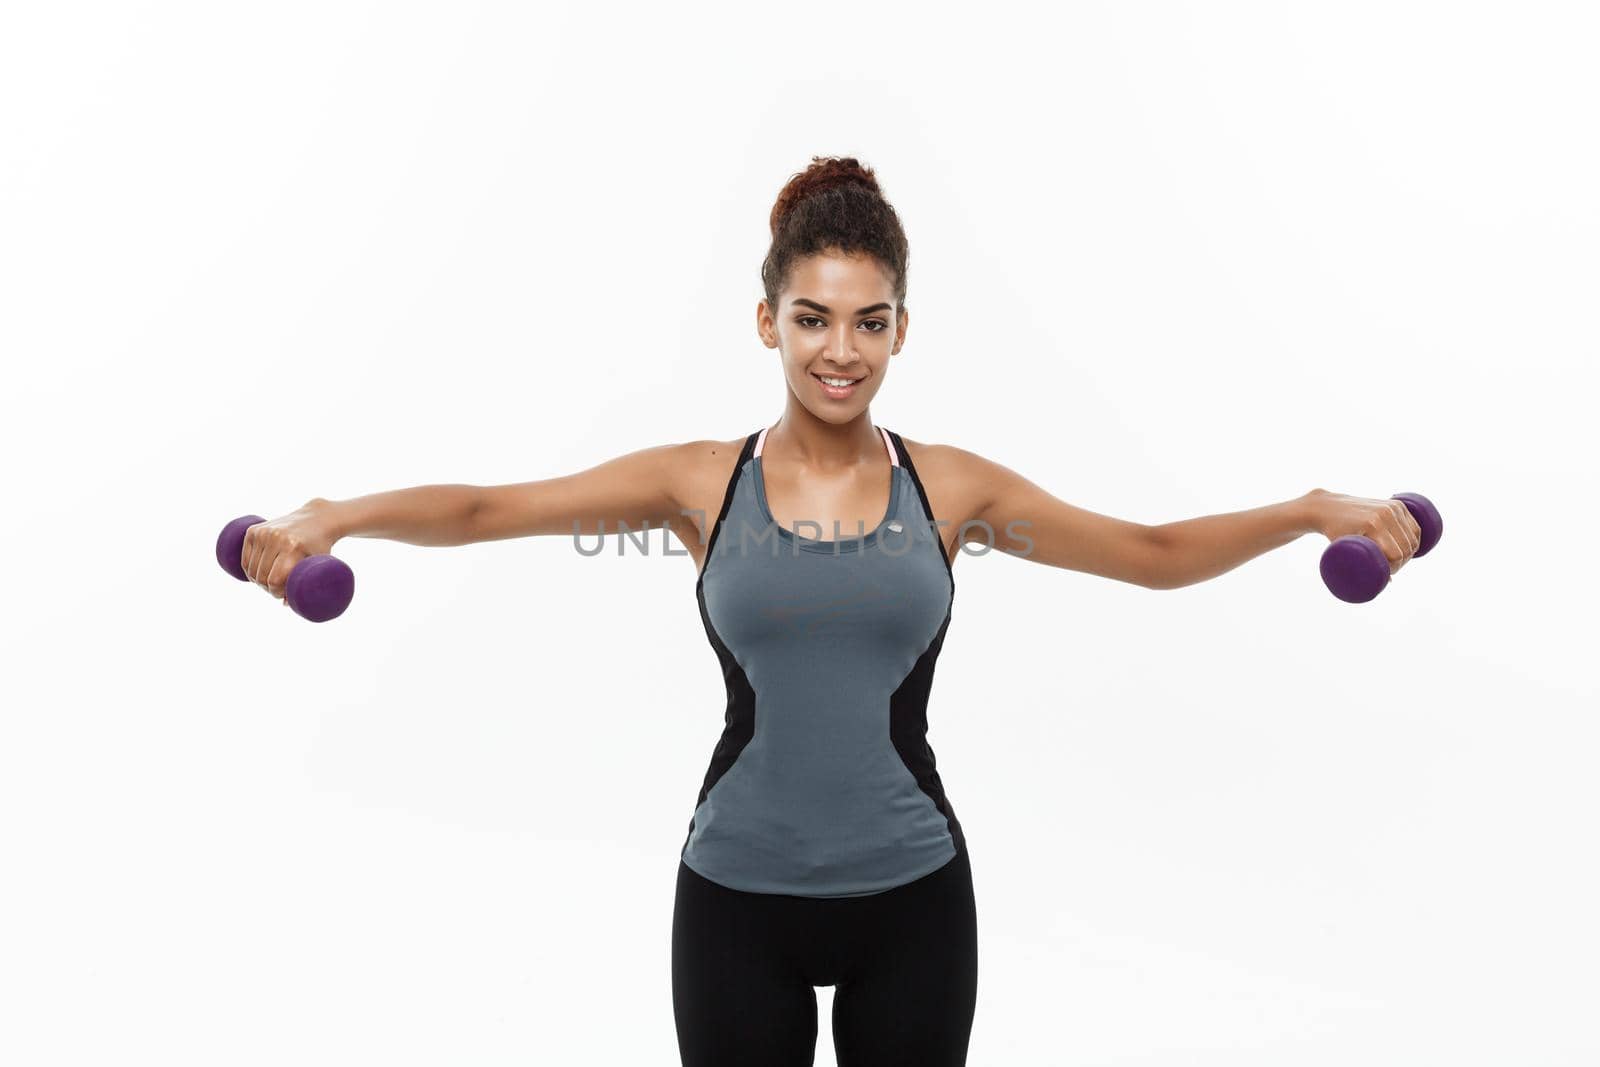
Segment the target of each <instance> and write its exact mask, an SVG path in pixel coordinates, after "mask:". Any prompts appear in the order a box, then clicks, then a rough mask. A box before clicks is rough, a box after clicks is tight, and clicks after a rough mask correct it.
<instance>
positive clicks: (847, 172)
mask: <svg viewBox="0 0 1600 1067" xmlns="http://www.w3.org/2000/svg"><path fill="white" fill-rule="evenodd" d="M852 184H854V185H861V186H864V187H865V188H867V189H869V190H871V191H872V193H873V195H875V196H879V197H881V196H883V190H882V189H880V188H879V187H878V179H877V177H876V176H874V174H873V173H872V168H871V167H868V166H865V165H864V164H862V162H861V161H860V160H858V159H856V158H855V157H853V156H812V157H811V165H810V166H809V167H807V168H806V169H805V170H803V171H801V172H800V173H798V174H795V175H793V176H791V177H790V178H789V181H788V183H787V184H785V185H784V187H783V190H782V191H781V192H780V193H779V194H778V200H777V202H776V203H774V204H773V205H772V216H771V218H770V219H769V220H768V221H769V225H770V226H771V228H772V235H773V236H774V237H776V236H777V235H778V227H779V226H780V225H782V223H783V218H784V216H785V215H787V214H789V212H790V211H792V210H794V206H795V205H796V204H798V203H799V202H800V201H802V200H804V199H805V198H806V197H808V196H814V195H816V194H817V193H821V192H823V191H825V190H828V189H833V188H836V187H838V186H841V185H852Z"/></svg>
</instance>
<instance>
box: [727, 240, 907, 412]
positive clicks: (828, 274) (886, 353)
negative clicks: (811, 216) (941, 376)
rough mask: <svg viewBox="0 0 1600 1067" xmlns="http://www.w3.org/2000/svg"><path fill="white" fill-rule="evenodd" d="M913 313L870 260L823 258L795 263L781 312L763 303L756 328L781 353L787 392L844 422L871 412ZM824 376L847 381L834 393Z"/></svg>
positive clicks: (780, 299) (812, 409) (822, 255)
mask: <svg viewBox="0 0 1600 1067" xmlns="http://www.w3.org/2000/svg"><path fill="white" fill-rule="evenodd" d="M907 319H908V316H907V314H906V313H905V312H904V311H902V312H900V314H898V315H896V314H895V310H894V289H893V286H892V280H891V279H890V277H889V275H888V272H886V271H885V270H884V269H883V267H882V266H881V265H880V264H879V263H878V261H877V260H876V259H874V258H872V257H871V256H842V255H839V254H837V253H819V254H817V255H814V256H807V257H806V258H805V259H803V260H800V261H799V262H797V263H796V264H795V265H794V267H793V269H792V271H791V272H790V276H789V284H788V287H787V288H786V289H784V290H783V291H782V292H781V293H779V294H778V309H777V314H776V315H774V314H773V310H772V309H771V308H769V307H768V306H767V302H766V301H765V300H762V301H761V302H760V303H759V304H758V305H757V308H756V329H757V331H758V332H759V333H760V334H761V340H762V343H764V344H765V345H766V346H767V347H768V348H776V349H778V352H779V354H780V355H781V357H782V360H783V374H784V377H785V378H786V379H788V382H789V391H790V392H791V393H793V394H794V396H795V397H796V399H798V400H799V401H800V403H801V404H803V405H804V406H805V408H806V410H807V411H809V412H811V414H813V415H815V416H816V417H817V418H819V419H822V420H823V421H825V422H831V423H845V422H849V421H850V420H851V419H853V418H855V417H856V416H857V415H859V414H860V413H861V412H862V411H864V410H866V407H867V404H868V403H869V402H870V401H871V400H872V398H873V396H875V395H876V394H877V392H878V390H879V389H880V388H881V387H882V386H883V376H884V372H885V371H887V370H888V369H889V357H890V356H892V355H894V354H895V353H896V352H898V351H900V346H901V345H902V344H904V343H905V338H906V322H907ZM823 378H836V379H837V378H849V379H851V381H852V384H850V385H848V386H846V387H844V388H835V387H833V386H831V385H828V384H826V383H825V382H823V381H822V379H823Z"/></svg>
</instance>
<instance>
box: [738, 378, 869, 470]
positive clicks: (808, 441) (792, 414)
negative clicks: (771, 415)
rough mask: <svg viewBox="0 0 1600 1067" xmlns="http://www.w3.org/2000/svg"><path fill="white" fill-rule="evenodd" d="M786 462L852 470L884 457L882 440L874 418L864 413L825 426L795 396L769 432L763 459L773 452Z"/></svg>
mask: <svg viewBox="0 0 1600 1067" xmlns="http://www.w3.org/2000/svg"><path fill="white" fill-rule="evenodd" d="M774 445H776V446H777V447H776V451H777V452H779V453H780V454H781V455H782V456H783V457H784V458H785V459H794V460H798V461H800V462H801V463H804V464H806V465H807V466H812V467H818V468H832V467H853V466H855V465H856V464H858V463H861V462H862V461H869V462H870V461H871V459H872V457H874V456H877V455H881V454H882V453H883V438H882V437H881V436H880V435H879V433H878V430H877V428H876V427H874V426H873V425H872V415H871V413H870V412H868V411H863V412H861V414H859V415H857V416H856V417H855V418H853V419H851V420H850V421H849V422H843V423H832V422H824V421H823V420H821V419H819V418H817V417H816V416H815V415H813V414H811V412H809V411H807V410H806V409H805V406H804V405H803V404H801V403H800V402H799V401H798V400H796V399H795V398H794V397H793V396H790V397H789V403H788V405H787V407H785V408H784V412H783V417H782V418H780V419H779V420H778V421H777V423H775V424H774V425H773V426H772V428H771V429H769V430H768V431H767V440H766V444H764V445H763V446H762V450H761V451H762V455H768V454H770V453H772V452H773V451H774V447H773V446H774Z"/></svg>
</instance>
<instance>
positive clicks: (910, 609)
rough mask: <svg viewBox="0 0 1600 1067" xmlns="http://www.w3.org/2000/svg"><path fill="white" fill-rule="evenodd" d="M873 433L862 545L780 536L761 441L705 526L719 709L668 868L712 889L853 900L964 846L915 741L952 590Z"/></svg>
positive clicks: (889, 440) (918, 509)
mask: <svg viewBox="0 0 1600 1067" xmlns="http://www.w3.org/2000/svg"><path fill="white" fill-rule="evenodd" d="M878 432H879V435H880V436H881V437H882V438H883V441H884V445H885V447H886V448H887V449H888V452H889V457H890V462H891V468H890V477H891V481H890V489H889V507H888V510H887V512H886V513H885V515H884V517H883V519H882V520H881V521H880V522H879V523H878V525H877V526H875V527H873V528H872V529H870V530H867V531H865V532H862V531H861V530H859V529H858V528H857V529H847V530H844V531H843V532H842V534H840V533H838V532H837V531H823V530H821V529H820V526H819V524H817V523H814V522H813V523H809V524H806V523H797V526H799V527H800V530H801V531H802V533H798V534H797V533H796V532H794V531H791V530H788V529H786V528H784V527H782V526H780V525H779V524H778V523H777V522H776V521H775V520H774V519H773V517H772V512H771V509H770V507H769V505H768V502H767V499H766V486H765V479H764V477H763V475H762V470H761V448H762V445H763V443H764V442H765V439H766V434H767V431H766V430H761V431H759V432H757V433H753V434H751V435H750V436H749V437H748V438H746V439H745V443H744V448H743V449H742V451H741V452H740V454H739V458H738V461H737V463H736V464H735V465H734V472H733V476H732V477H731V478H730V479H729V481H728V488H727V490H726V492H725V494H724V496H723V501H722V510H721V512H720V513H719V514H718V516H717V519H716V522H715V523H714V524H713V525H712V527H711V533H710V536H709V538H708V540H707V545H706V557H705V564H704V565H703V567H702V569H701V572H700V579H699V581H698V582H697V583H696V585H695V590H696V596H697V597H698V599H699V602H700V617H701V619H702V620H703V621H704V623H705V628H706V636H707V637H708V638H709V639H710V641H711V647H712V648H713V649H714V650H715V651H716V654H717V658H718V659H719V660H720V661H721V664H722V675H723V678H724V680H725V681H726V683H727V691H728V704H727V710H726V714H725V716H724V721H725V726H724V729H723V732H722V736H721V738H720V740H719V741H718V742H717V746H716V750H715V751H714V752H713V754H712V757H711V766H710V769H709V770H708V771H707V772H706V777H705V783H704V785H703V786H702V787H701V789H700V797H699V800H698V801H697V803H696V806H695V809H694V816H693V818H692V819H691V820H690V822H689V835H688V838H687V840H685V842H684V846H683V851H682V854H681V855H682V860H683V862H684V863H686V864H687V865H688V866H689V867H690V868H691V869H692V870H694V871H695V872H696V873H698V874H700V875H701V876H703V877H705V878H708V879H710V880H711V881H713V882H716V883H718V884H720V885H723V886H726V887H728V888H730V889H739V890H744V891H747V892H753V893H779V894H786V895H791V896H803V897H858V896H867V895H870V894H873V893H881V892H883V891H884V890H886V889H892V888H894V887H895V886H899V885H904V884H905V883H907V882H911V881H914V880H916V879H917V878H920V877H922V876H923V875H925V874H929V873H931V872H933V871H935V870H937V869H939V868H940V867H942V866H944V865H945V864H946V863H948V862H949V861H950V860H952V859H953V858H955V856H956V855H957V854H958V852H959V851H960V850H963V849H965V847H966V842H965V839H964V837H963V835H962V832H961V824H960V823H959V822H957V820H956V816H955V812H954V810H953V809H952V808H951V806H950V802H949V801H948V799H946V797H945V794H944V786H943V784H942V783H941V782H940V780H939V774H938V771H937V770H935V767H934V756H933V750H932V749H931V748H929V747H928V742H927V731H928V719H927V705H928V691H929V688H930V686H931V685H932V682H933V667H934V661H935V660H936V659H937V658H938V656H939V649H940V646H941V645H942V644H943V642H944V635H945V630H946V628H947V627H948V626H949V625H950V608H951V605H952V604H953V603H954V600H955V578H954V576H953V574H952V572H951V568H950V561H949V558H948V557H947V556H946V555H945V553H944V547H943V544H942V542H941V541H940V539H939V536H938V527H937V525H936V524H935V522H934V518H933V511H932V509H931V508H930V507H929V506H928V497H927V493H926V492H925V491H924V489H923V486H922V482H921V480H920V479H919V478H918V477H917V473H916V470H915V468H914V467H913V466H912V464H911V457H910V456H909V455H908V454H907V452H906V449H905V444H904V442H903V441H901V439H900V436H899V435H898V434H896V433H894V432H893V431H890V430H884V429H882V428H881V427H880V428H879V430H878ZM805 532H814V533H815V534H816V537H815V538H813V537H809V536H804V533H805ZM824 533H828V534H829V535H830V536H829V538H828V539H823V534H824Z"/></svg>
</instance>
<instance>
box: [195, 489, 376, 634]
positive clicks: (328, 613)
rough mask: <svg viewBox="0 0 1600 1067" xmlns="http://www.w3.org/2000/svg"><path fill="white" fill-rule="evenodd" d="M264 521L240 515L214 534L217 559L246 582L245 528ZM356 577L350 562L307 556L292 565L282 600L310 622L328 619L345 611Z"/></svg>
mask: <svg viewBox="0 0 1600 1067" xmlns="http://www.w3.org/2000/svg"><path fill="white" fill-rule="evenodd" d="M266 521H267V520H266V519H264V518H262V517H261V516H260V515H241V516H239V517H238V518H237V519H234V520H233V521H232V522H230V523H228V525H226V526H224V527H223V528H222V533H220V534H218V535H217V562H218V563H220V564H221V565H222V569H223V570H225V571H227V572H228V573H229V574H231V575H233V576H234V577H235V578H237V579H239V580H240V581H241V582H248V581H249V580H250V576H249V575H248V574H246V573H245V572H244V535H245V531H246V530H248V529H250V527H252V526H256V525H258V524H260V523H263V522H266ZM355 591H356V576H355V572H354V571H352V570H351V569H350V565H349V564H347V563H345V562H344V561H343V560H341V559H336V558H334V557H333V556H329V555H326V554H319V555H315V556H307V557H306V558H305V559H303V560H301V561H300V562H299V563H296V564H295V565H294V570H292V571H290V572H289V579H288V581H286V582H285V583H284V599H285V600H287V601H288V602H289V608H290V610H292V611H293V612H294V613H295V614H296V615H299V616H300V617H301V618H303V619H309V620H310V621H311V622H327V621H328V620H329V619H337V618H338V617H339V616H340V615H342V614H344V609H345V608H347V607H349V606H350V598H351V597H353V596H354V595H355Z"/></svg>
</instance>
